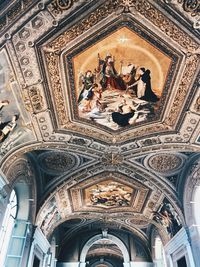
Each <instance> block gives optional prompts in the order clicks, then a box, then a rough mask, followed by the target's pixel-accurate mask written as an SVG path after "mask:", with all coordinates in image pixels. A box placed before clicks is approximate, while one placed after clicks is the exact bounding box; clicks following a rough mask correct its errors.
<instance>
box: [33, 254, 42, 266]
mask: <svg viewBox="0 0 200 267" xmlns="http://www.w3.org/2000/svg"><path fill="white" fill-rule="evenodd" d="M33 267H40V260H39V259H38V258H37V257H36V256H35V257H34V261H33Z"/></svg>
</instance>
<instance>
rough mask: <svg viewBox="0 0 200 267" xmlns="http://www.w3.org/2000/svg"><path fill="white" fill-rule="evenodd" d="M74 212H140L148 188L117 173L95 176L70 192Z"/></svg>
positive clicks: (148, 191) (143, 205)
mask: <svg viewBox="0 0 200 267" xmlns="http://www.w3.org/2000/svg"><path fill="white" fill-rule="evenodd" d="M70 193H71V198H72V203H73V207H74V211H75V212H77V211H83V210H84V211H99V212H101V211H102V212H103V211H104V212H105V211H106V210H107V211H109V210H111V211H116V210H117V211H125V212H126V211H133V212H139V213H140V212H142V210H143V208H144V207H145V202H146V199H147V196H148V194H149V193H150V190H149V188H147V187H146V186H144V185H142V184H140V183H138V182H136V181H134V182H133V181H131V180H129V179H128V178H127V177H124V176H122V175H119V174H118V173H112V174H111V173H104V174H103V175H98V176H95V177H93V178H91V179H88V180H86V181H84V182H81V183H79V184H78V185H77V186H75V187H74V188H72V189H71V190H70Z"/></svg>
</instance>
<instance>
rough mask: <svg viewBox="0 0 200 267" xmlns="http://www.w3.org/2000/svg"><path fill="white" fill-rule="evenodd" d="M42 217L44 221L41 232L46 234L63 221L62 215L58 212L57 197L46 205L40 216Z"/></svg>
mask: <svg viewBox="0 0 200 267" xmlns="http://www.w3.org/2000/svg"><path fill="white" fill-rule="evenodd" d="M40 217H41V219H42V222H41V225H40V227H41V230H42V231H43V233H44V234H47V233H48V231H49V230H50V228H51V227H52V226H53V225H54V224H55V223H56V222H58V221H59V220H60V219H61V214H60V212H59V210H58V207H57V202H56V199H55V197H53V198H52V199H50V200H49V201H48V202H47V203H46V205H45V207H44V209H43V212H42V214H40Z"/></svg>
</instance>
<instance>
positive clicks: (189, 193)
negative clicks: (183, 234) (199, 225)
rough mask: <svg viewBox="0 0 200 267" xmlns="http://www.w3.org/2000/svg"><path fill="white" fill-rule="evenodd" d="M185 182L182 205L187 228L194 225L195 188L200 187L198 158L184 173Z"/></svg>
mask: <svg viewBox="0 0 200 267" xmlns="http://www.w3.org/2000/svg"><path fill="white" fill-rule="evenodd" d="M186 175H187V177H186V181H185V185H184V194H183V203H184V211H185V219H186V223H187V225H188V226H191V225H192V224H194V223H195V220H194V214H193V213H194V209H193V202H194V196H195V193H196V191H197V188H198V187H199V186H200V157H199V156H198V157H197V158H194V159H193V162H190V168H189V170H188V172H187V173H186Z"/></svg>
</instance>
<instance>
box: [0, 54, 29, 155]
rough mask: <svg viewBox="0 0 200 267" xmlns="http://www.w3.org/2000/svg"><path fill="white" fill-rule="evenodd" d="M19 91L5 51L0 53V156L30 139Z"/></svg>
mask: <svg viewBox="0 0 200 267" xmlns="http://www.w3.org/2000/svg"><path fill="white" fill-rule="evenodd" d="M28 122H29V118H28V115H27V114H26V112H25V110H24V109H23V103H21V99H20V91H19V87H18V85H17V82H16V80H15V76H14V72H13V71H12V68H11V65H10V63H9V60H8V57H7V54H6V52H5V50H2V51H0V154H3V153H5V152H6V151H8V150H9V149H10V148H12V147H13V146H14V145H17V144H20V143H22V142H24V141H28V140H31V139H32V137H33V136H32V131H30V130H29V129H28V128H26V127H24V126H25V124H26V123H28Z"/></svg>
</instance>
